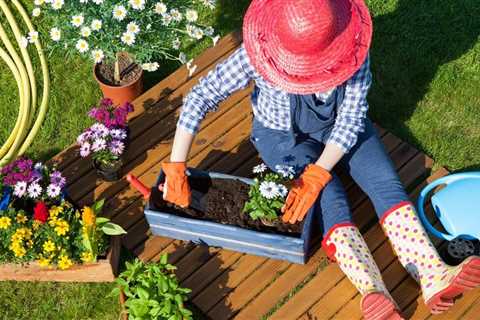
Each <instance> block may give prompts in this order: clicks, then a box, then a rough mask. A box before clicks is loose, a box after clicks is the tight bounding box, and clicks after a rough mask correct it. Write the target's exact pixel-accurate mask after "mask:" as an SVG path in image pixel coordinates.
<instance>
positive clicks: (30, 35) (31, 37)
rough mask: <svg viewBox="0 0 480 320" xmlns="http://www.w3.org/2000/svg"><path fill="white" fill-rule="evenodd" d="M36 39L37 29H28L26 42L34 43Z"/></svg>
mask: <svg viewBox="0 0 480 320" xmlns="http://www.w3.org/2000/svg"><path fill="white" fill-rule="evenodd" d="M37 40H38V32H37V31H30V32H29V33H28V42H30V43H34V42H35V41H37Z"/></svg>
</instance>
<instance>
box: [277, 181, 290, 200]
mask: <svg viewBox="0 0 480 320" xmlns="http://www.w3.org/2000/svg"><path fill="white" fill-rule="evenodd" d="M277 186H278V195H279V196H280V197H282V198H285V197H286V196H287V194H288V189H287V187H285V186H284V185H283V184H277Z"/></svg>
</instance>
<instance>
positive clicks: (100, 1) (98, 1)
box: [92, 0, 103, 4]
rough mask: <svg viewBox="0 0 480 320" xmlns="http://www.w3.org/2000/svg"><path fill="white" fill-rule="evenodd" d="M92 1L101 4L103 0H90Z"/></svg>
mask: <svg viewBox="0 0 480 320" xmlns="http://www.w3.org/2000/svg"><path fill="white" fill-rule="evenodd" d="M92 2H93V3H95V4H102V3H103V0H92Z"/></svg>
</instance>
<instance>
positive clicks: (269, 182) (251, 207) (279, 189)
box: [243, 163, 295, 221]
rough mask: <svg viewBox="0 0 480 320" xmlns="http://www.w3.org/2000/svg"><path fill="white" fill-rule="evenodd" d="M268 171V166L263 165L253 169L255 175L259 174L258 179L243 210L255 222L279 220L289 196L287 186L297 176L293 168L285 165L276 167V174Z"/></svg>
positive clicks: (255, 180) (251, 188) (252, 186)
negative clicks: (258, 220) (279, 214)
mask: <svg viewBox="0 0 480 320" xmlns="http://www.w3.org/2000/svg"><path fill="white" fill-rule="evenodd" d="M267 170H268V168H267V166H266V165H265V164H263V163H262V164H260V165H258V166H255V167H254V168H253V173H255V174H257V177H256V178H255V179H254V184H252V185H251V187H250V191H249V192H248V196H249V200H248V202H247V203H246V204H245V207H244V209H243V211H244V212H245V213H248V214H249V215H250V217H251V218H252V219H253V220H257V219H262V220H266V221H274V220H277V219H278V212H279V211H280V209H281V208H282V207H283V205H284V203H285V197H286V196H287V194H288V189H287V187H286V186H287V185H288V184H289V181H290V180H292V179H293V178H294V174H295V172H294V170H293V168H292V167H289V166H283V165H278V166H276V167H275V170H276V173H275V172H267Z"/></svg>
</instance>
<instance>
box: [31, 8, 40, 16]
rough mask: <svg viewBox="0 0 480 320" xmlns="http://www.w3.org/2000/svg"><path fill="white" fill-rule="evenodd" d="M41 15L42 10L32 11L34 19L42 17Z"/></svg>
mask: <svg viewBox="0 0 480 320" xmlns="http://www.w3.org/2000/svg"><path fill="white" fill-rule="evenodd" d="M40 13H42V10H40V8H35V9H33V10H32V16H33V17H38V16H39V15H40Z"/></svg>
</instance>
